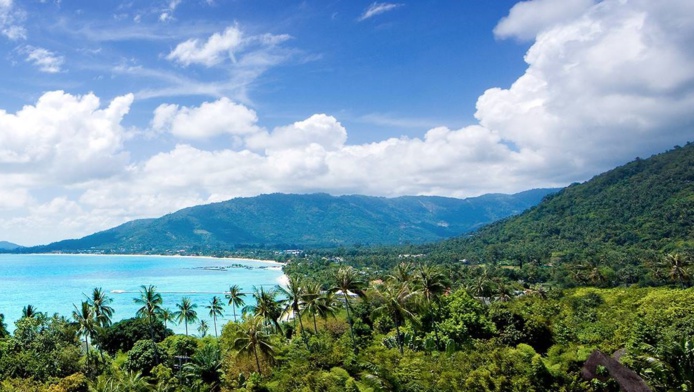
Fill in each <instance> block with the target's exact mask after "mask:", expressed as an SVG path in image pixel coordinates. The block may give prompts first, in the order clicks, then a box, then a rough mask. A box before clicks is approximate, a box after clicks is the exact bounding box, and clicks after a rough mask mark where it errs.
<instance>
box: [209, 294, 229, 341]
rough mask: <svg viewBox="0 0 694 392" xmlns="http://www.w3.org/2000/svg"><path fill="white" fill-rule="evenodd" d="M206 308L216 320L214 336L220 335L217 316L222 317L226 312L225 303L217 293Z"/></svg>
mask: <svg viewBox="0 0 694 392" xmlns="http://www.w3.org/2000/svg"><path fill="white" fill-rule="evenodd" d="M205 308H206V309H208V310H209V315H210V317H212V320H213V321H214V337H219V336H218V335H217V317H218V316H219V317H222V315H223V314H224V304H223V303H222V301H221V300H220V299H219V298H217V296H216V295H215V296H214V297H212V300H211V301H210V304H209V305H207V306H205Z"/></svg>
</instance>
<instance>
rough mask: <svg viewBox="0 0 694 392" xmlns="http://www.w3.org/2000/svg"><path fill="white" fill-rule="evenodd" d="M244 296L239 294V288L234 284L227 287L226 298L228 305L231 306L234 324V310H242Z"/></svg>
mask: <svg viewBox="0 0 694 392" xmlns="http://www.w3.org/2000/svg"><path fill="white" fill-rule="evenodd" d="M245 296H246V294H244V293H243V292H241V288H240V287H239V286H238V285H236V284H235V285H232V286H230V287H229V294H227V295H226V297H227V299H228V300H229V305H231V312H232V313H234V322H236V308H237V307H239V308H242V307H243V306H245V305H246V302H244V300H243V297H245Z"/></svg>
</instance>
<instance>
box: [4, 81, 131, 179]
mask: <svg viewBox="0 0 694 392" xmlns="http://www.w3.org/2000/svg"><path fill="white" fill-rule="evenodd" d="M131 103H132V95H126V96H122V97H117V98H115V99H114V100H113V101H111V103H110V104H109V106H108V107H106V108H104V109H100V108H99V107H100V101H99V99H98V98H97V97H96V96H94V95H93V94H88V95H84V96H74V95H70V94H66V93H64V92H62V91H53V92H48V93H45V94H44V95H43V96H41V98H39V100H38V102H37V103H36V105H35V106H25V107H23V108H22V109H21V110H19V111H18V112H17V113H15V114H11V113H7V112H5V111H0V172H1V173H2V174H0V180H1V181H0V182H1V183H3V184H4V185H5V186H12V185H21V186H25V187H26V186H32V187H41V186H48V185H56V186H69V185H74V184H79V183H83V182H86V181H90V180H93V179H96V178H104V177H109V176H111V175H113V174H115V173H118V172H120V171H121V170H122V168H123V165H124V164H125V160H126V159H127V154H126V153H125V152H124V151H123V150H122V146H123V141H124V140H125V138H126V134H125V131H124V129H123V128H122V126H121V125H120V122H121V120H122V118H123V116H125V114H127V113H128V111H129V108H130V105H131Z"/></svg>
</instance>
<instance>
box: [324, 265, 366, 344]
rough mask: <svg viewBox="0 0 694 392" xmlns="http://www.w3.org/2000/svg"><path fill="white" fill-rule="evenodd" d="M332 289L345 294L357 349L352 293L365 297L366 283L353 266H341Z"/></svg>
mask: <svg viewBox="0 0 694 392" xmlns="http://www.w3.org/2000/svg"><path fill="white" fill-rule="evenodd" d="M333 284H334V286H333V288H332V291H333V292H335V293H336V294H338V295H341V296H343V298H344V303H345V309H346V310H347V321H348V322H349V333H350V336H351V337H352V347H353V349H354V351H356V350H357V342H356V340H355V339H354V322H353V321H352V308H351V305H350V301H351V296H350V293H353V294H356V295H357V296H358V297H360V298H364V297H365V293H364V287H365V286H366V284H365V283H364V282H363V281H362V280H361V279H360V278H359V274H358V273H357V271H355V270H354V268H352V267H351V266H348V267H340V268H338V270H337V271H336V272H335V274H334V275H333Z"/></svg>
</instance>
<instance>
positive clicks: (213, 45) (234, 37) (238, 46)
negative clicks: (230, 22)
mask: <svg viewBox="0 0 694 392" xmlns="http://www.w3.org/2000/svg"><path fill="white" fill-rule="evenodd" d="M290 38H291V37H290V36H289V35H286V34H280V35H275V34H263V35H259V36H245V35H244V34H243V32H242V31H241V29H240V28H239V27H238V26H231V27H227V28H226V29H225V30H224V31H223V32H222V33H214V34H212V35H211V36H210V37H209V38H208V39H207V40H206V41H201V40H200V39H196V38H195V39H189V40H187V41H184V42H181V43H180V44H178V45H177V46H176V48H174V50H172V51H171V53H169V54H168V55H167V56H166V58H167V59H168V60H171V61H175V62H177V63H179V64H182V65H183V66H189V65H191V64H199V65H204V66H206V67H212V66H214V65H217V64H220V63H222V62H224V61H227V60H229V61H231V62H232V63H237V62H239V58H238V55H239V54H242V55H243V56H244V57H247V58H248V59H251V61H252V59H257V58H259V57H262V58H263V59H268V58H270V56H268V55H269V54H270V53H271V52H268V50H269V49H271V48H274V47H275V46H277V45H279V44H281V43H282V42H285V41H287V40H288V39H290ZM280 58H281V57H280ZM274 62H275V61H272V63H274ZM251 65H253V64H251ZM260 65H263V64H260Z"/></svg>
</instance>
